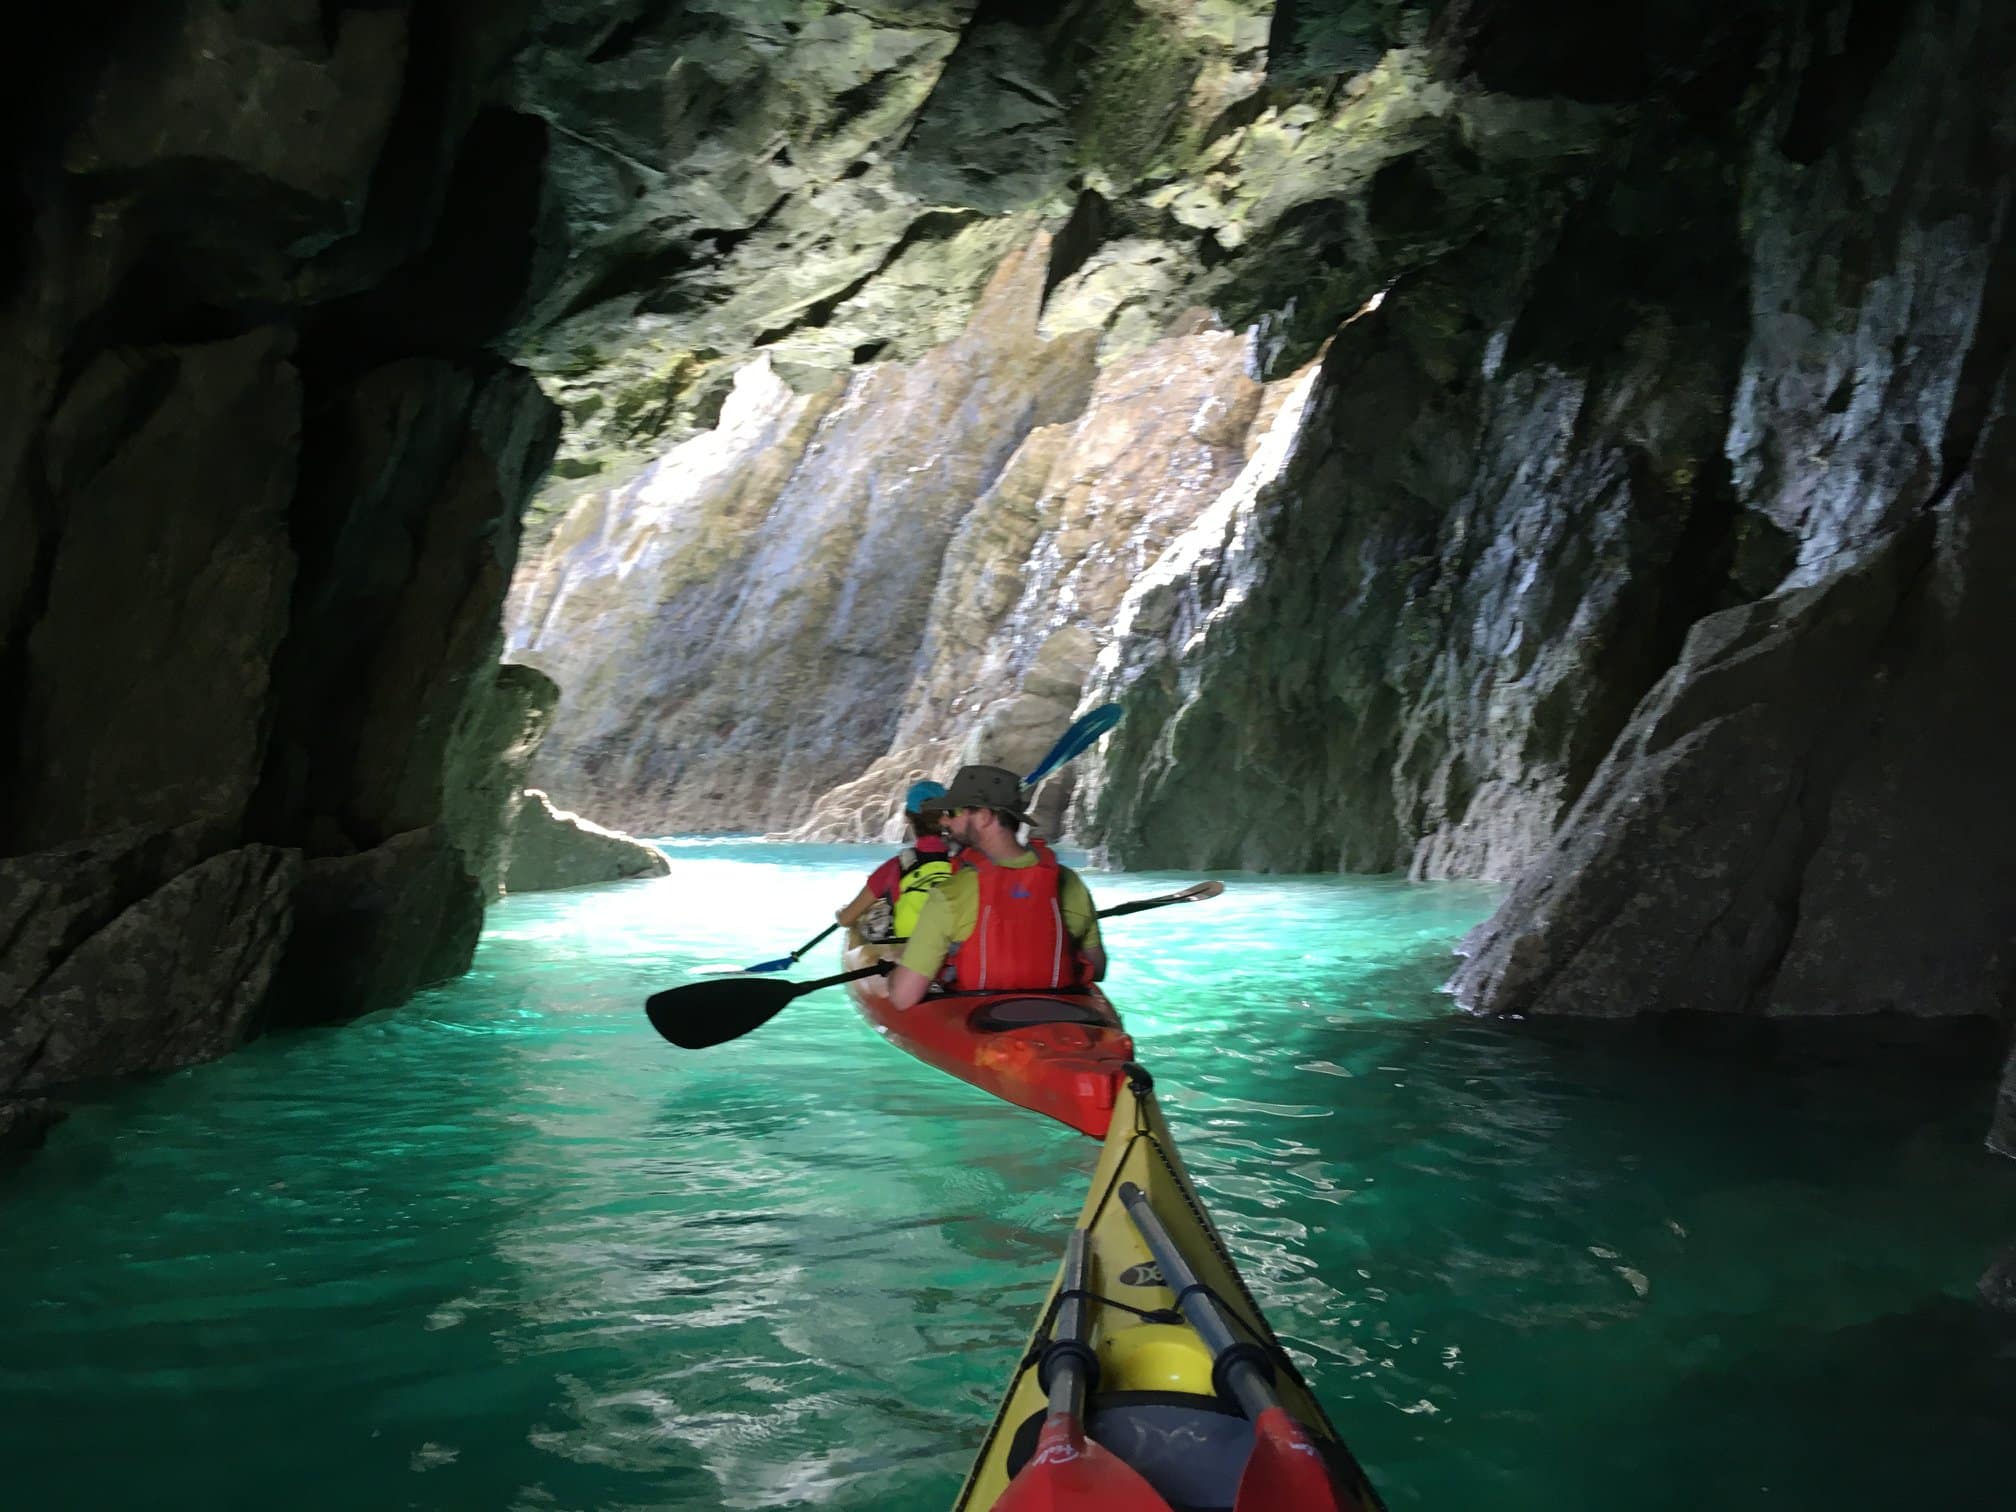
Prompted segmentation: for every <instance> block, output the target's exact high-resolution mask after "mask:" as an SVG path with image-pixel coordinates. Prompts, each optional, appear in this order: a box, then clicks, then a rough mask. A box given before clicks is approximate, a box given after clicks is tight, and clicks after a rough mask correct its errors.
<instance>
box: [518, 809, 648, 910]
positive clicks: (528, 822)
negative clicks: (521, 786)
mask: <svg viewBox="0 0 2016 1512" xmlns="http://www.w3.org/2000/svg"><path fill="white" fill-rule="evenodd" d="M671 874H672V863H671V862H670V861H668V860H666V859H665V853H664V852H663V851H661V850H659V849H658V848H657V847H656V846H651V845H646V844H645V843H644V842H643V841H641V840H638V839H635V838H634V837H632V836H630V835H625V834H622V833H621V832H619V831H617V830H612V829H605V828H603V827H602V826H601V825H599V824H596V823H595V822H594V821H592V820H589V819H583V818H582V817H581V816H580V815H579V814H570V813H568V812H567V811H566V810H564V809H556V808H555V807H554V806H553V800H552V799H550V798H548V797H547V796H546V795H545V794H544V793H542V792H540V791H539V790H538V789H537V788H531V789H528V790H527V791H526V792H524V793H523V794H521V795H520V798H519V803H518V808H517V812H516V813H515V814H514V815H513V816H512V819H511V832H510V852H509V860H508V861H507V863H506V866H505V870H504V888H505V891H507V892H514V893H527V892H550V891H552V890H553V889H555V888H560V887H585V886H587V885H588V884H590V883H593V882H621V881H623V880H625V879H627V878H631V877H666V876H670V875H671Z"/></svg>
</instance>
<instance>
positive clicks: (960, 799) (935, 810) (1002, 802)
mask: <svg viewBox="0 0 2016 1512" xmlns="http://www.w3.org/2000/svg"><path fill="white" fill-rule="evenodd" d="M959 808H986V809H999V810H1000V811H1001V812H1002V813H1004V814H1012V815H1014V817H1015V820H1016V822H1017V823H1020V824H1027V823H1028V822H1029V811H1028V810H1027V809H1025V808H1024V807H1023V806H1022V779H1021V778H1019V777H1017V776H1016V775H1015V774H1014V773H1013V772H1011V771H1009V770H1008V769H1007V768H1006V767H997V766H963V767H961V768H959V771H958V773H957V774H956V775H955V776H954V777H953V779H952V785H951V786H950V787H948V788H947V789H945V795H944V796H943V797H942V798H933V799H931V800H930V801H929V802H927V803H926V804H925V805H924V809H923V811H924V812H925V813H927V814H942V813H944V812H945V811H946V810H947V809H959Z"/></svg>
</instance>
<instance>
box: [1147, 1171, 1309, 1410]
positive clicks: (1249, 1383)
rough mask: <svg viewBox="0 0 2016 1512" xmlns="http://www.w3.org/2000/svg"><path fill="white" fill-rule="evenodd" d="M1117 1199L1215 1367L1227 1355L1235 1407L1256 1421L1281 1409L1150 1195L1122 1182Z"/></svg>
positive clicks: (1263, 1374)
mask: <svg viewBox="0 0 2016 1512" xmlns="http://www.w3.org/2000/svg"><path fill="white" fill-rule="evenodd" d="M1120 1201H1121V1203H1122V1204H1123V1205H1124V1206H1125V1207H1126V1209H1127V1216H1128V1217H1129V1218H1131V1219H1133V1220H1134V1228H1135V1230H1136V1232H1138V1233H1139V1234H1140V1235H1141V1242H1142V1243H1143V1244H1145V1245H1147V1246H1148V1253H1149V1254H1151V1255H1153V1256H1154V1257H1155V1264H1156V1267H1157V1268H1158V1269H1159V1270H1160V1271H1161V1272H1162V1279H1163V1281H1164V1282H1166V1283H1167V1284H1168V1286H1169V1289H1170V1290H1171V1291H1173V1292H1175V1293H1176V1305H1177V1306H1178V1307H1180V1308H1181V1309H1182V1310H1183V1316H1184V1318H1185V1320H1186V1321H1188V1323H1189V1324H1190V1326H1191V1327H1192V1328H1194V1329H1196V1330H1197V1337H1198V1338H1200V1339H1202V1340H1203V1341H1204V1347H1205V1348H1206V1349H1208V1350H1210V1351H1211V1359H1212V1361H1213V1363H1214V1364H1217V1363H1220V1362H1223V1361H1224V1360H1225V1358H1226V1356H1227V1355H1228V1354H1231V1355H1232V1362H1231V1365H1230V1367H1229V1368H1227V1369H1226V1370H1225V1372H1224V1376H1225V1387H1226V1389H1227V1390H1228V1391H1229V1392H1231V1394H1232V1396H1233V1399H1234V1400H1236V1401H1237V1402H1238V1403H1239V1410H1240V1411H1241V1412H1243V1413H1245V1414H1246V1416H1247V1417H1248V1418H1249V1419H1252V1418H1258V1417H1259V1416H1260V1414H1261V1413H1263V1412H1265V1411H1266V1410H1267V1409H1268V1408H1270V1407H1278V1406H1280V1403H1279V1402H1278V1401H1276V1400H1275V1397H1274V1387H1273V1384H1272V1382H1270V1381H1269V1379H1268V1377H1267V1374H1266V1372H1265V1371H1264V1370H1262V1369H1261V1367H1260V1366H1259V1365H1257V1364H1255V1363H1254V1362H1253V1361H1252V1360H1249V1359H1245V1358H1242V1356H1243V1355H1244V1354H1245V1353H1246V1352H1245V1351H1244V1350H1240V1349H1238V1345H1239V1339H1238V1336H1237V1335H1235V1334H1234V1333H1233V1332H1232V1327H1231V1325H1230V1324H1229V1323H1227V1322H1226V1321H1225V1318H1224V1316H1223V1315H1222V1314H1221V1313H1220V1312H1219V1311H1218V1304H1217V1303H1215V1302H1213V1301H1212V1300H1211V1299H1210V1297H1208V1296H1207V1295H1206V1294H1205V1292H1204V1288H1203V1285H1202V1284H1201V1283H1200V1282H1199V1281H1198V1280H1197V1273H1196V1272H1195V1271H1194V1270H1192V1269H1191V1268H1190V1262H1189V1261H1187V1260H1185V1259H1184V1258H1183V1252H1182V1251H1181V1250H1179V1249H1178V1248H1177V1247H1176V1241H1175V1240H1174V1239H1173V1238H1171V1237H1170V1235H1169V1230H1167V1229H1166V1228H1164V1227H1163V1226H1162V1220H1161V1219H1160V1218H1158V1217H1156V1216H1155V1209H1154V1208H1153V1207H1151V1206H1150V1205H1149V1203H1148V1194H1147V1193H1146V1192H1144V1191H1142V1190H1141V1188H1140V1187H1138V1186H1136V1185H1135V1184H1134V1183H1133V1182H1131V1181H1123V1182H1121V1183H1120Z"/></svg>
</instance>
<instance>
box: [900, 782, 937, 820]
mask: <svg viewBox="0 0 2016 1512" xmlns="http://www.w3.org/2000/svg"><path fill="white" fill-rule="evenodd" d="M944 796H945V784H944V783H942V782H932V781H931V780H930V779H929V778H926V779H925V780H924V781H923V782H913V783H911V784H910V791H909V792H907V793H905V794H904V795H903V812H904V813H906V814H921V813H923V812H924V805H925V804H927V803H929V802H930V801H931V800H932V799H933V798H943V797H944Z"/></svg>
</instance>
